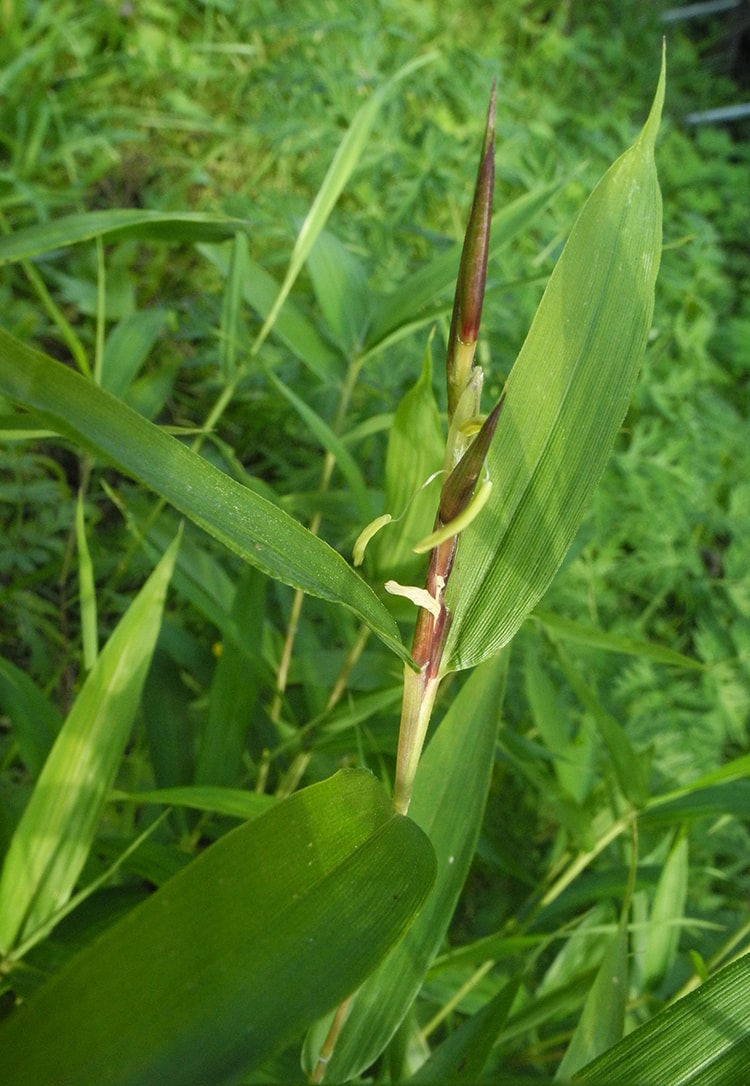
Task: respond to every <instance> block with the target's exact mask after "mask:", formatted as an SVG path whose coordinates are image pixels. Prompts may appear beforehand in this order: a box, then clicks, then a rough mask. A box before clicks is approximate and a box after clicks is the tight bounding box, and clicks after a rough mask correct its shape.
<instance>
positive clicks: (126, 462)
mask: <svg viewBox="0 0 750 1086" xmlns="http://www.w3.org/2000/svg"><path fill="white" fill-rule="evenodd" d="M0 393H3V394H4V395H6V396H8V397H9V398H10V399H11V400H13V401H15V403H17V404H18V405H19V406H21V407H24V408H26V409H27V410H29V411H33V412H34V413H35V417H36V418H37V419H42V420H43V421H44V423H45V424H46V425H48V426H50V427H51V428H52V429H54V430H56V431H57V432H58V433H60V434H63V435H65V436H66V437H70V438H72V439H73V440H74V441H75V442H76V443H77V444H79V445H81V446H83V448H85V449H88V450H89V451H90V452H92V453H94V455H95V456H100V457H102V458H103V459H105V460H107V461H109V462H110V463H113V464H116V465H117V466H118V467H120V468H121V469H122V470H123V471H124V472H126V473H127V474H128V475H130V476H132V477H133V478H134V479H137V480H138V481H139V482H141V483H143V484H144V485H145V486H148V487H150V488H151V489H152V490H154V491H155V492H156V493H157V494H160V495H161V496H162V497H163V498H165V499H166V500H167V501H168V502H170V503H171V504H172V505H173V506H174V507H175V508H176V509H179V510H180V512H181V513H184V514H185V515H186V516H187V517H189V518H190V519H191V520H192V521H193V522H194V523H195V524H198V525H200V527H201V528H203V529H204V530H205V531H207V532H209V533H210V534H211V535H212V536H213V537H214V538H215V539H218V540H219V541H220V542H221V543H224V544H225V545H226V546H227V547H229V548H230V549H231V550H233V551H234V552H235V554H238V555H240V557H242V558H244V559H245V560H246V561H248V562H250V563H251V564H252V565H254V566H257V567H258V569H260V570H262V571H263V572H264V573H266V574H268V576H270V577H275V578H276V579H277V580H280V581H283V582H284V583H285V584H289V585H291V586H292V587H293V588H301V589H303V591H305V592H309V593H310V594H311V595H313V596H321V597H322V598H324V599H328V600H332V601H336V602H338V603H343V604H344V605H345V606H347V607H349V608H350V609H351V610H352V611H354V612H355V614H357V615H358V617H359V618H361V619H362V620H363V621H364V622H366V623H367V624H368V625H369V626H370V627H371V629H372V630H373V631H374V632H375V633H377V634H378V636H379V637H382V638H383V640H384V641H385V642H386V644H387V645H388V646H389V647H390V648H391V649H393V651H395V652H396V653H398V655H399V656H401V658H402V659H408V654H407V652H406V649H405V648H404V647H403V645H402V644H401V641H400V638H399V635H398V628H397V627H396V623H395V622H394V620H393V619H392V618H391V616H390V615H389V613H388V612H387V611H386V609H385V607H384V606H383V604H382V603H380V601H379V600H378V598H377V596H376V595H375V593H374V592H373V591H372V589H370V588H369V586H368V585H367V584H365V582H364V581H363V580H362V579H361V578H360V577H359V576H358V575H357V574H356V573H355V572H354V570H353V569H352V568H351V567H350V566H349V565H347V563H346V562H345V561H344V559H343V558H342V557H341V555H340V554H337V553H336V551H334V550H333V549H332V548H331V547H329V546H328V545H327V544H326V543H324V542H323V541H322V540H321V539H318V538H317V537H316V536H314V535H312V534H311V533H310V532H309V531H307V529H306V528H304V527H303V526H302V525H301V524H299V523H298V522H297V521H296V520H294V519H293V518H292V517H290V516H289V515H288V514H287V513H284V512H283V511H282V510H281V509H279V508H278V506H276V505H274V504H273V503H272V502H270V501H268V500H267V499H265V498H262V497H261V496H260V495H259V494H256V493H254V492H253V491H252V490H249V489H248V488H247V487H245V486H242V485H241V484H240V483H238V482H236V481H235V480H234V479H232V478H230V477H229V476H228V475H226V474H224V473H223V472H221V471H219V470H218V469H217V468H215V467H214V466H213V464H210V463H209V462H208V461H207V460H204V459H203V457H201V456H199V455H198V454H197V453H195V452H192V451H191V450H190V449H188V448H187V447H186V446H185V445H182V444H180V442H179V441H177V440H176V439H175V438H173V437H170V436H169V435H168V434H166V433H164V431H163V430H160V429H159V427H158V426H154V425H153V424H152V423H150V422H148V421H147V420H146V419H144V418H143V417H142V416H141V415H139V414H137V413H136V412H135V411H133V410H131V408H129V407H127V406H126V405H125V404H124V403H122V402H121V401H120V400H117V399H115V397H114V396H110V395H109V394H108V393H107V392H104V391H103V390H102V389H101V388H99V387H98V386H97V385H95V384H94V383H93V382H92V381H87V380H86V379H85V378H83V377H81V376H79V375H78V374H76V373H74V372H73V371H72V370H70V369H68V368H67V367H65V366H63V365H61V364H60V363H59V362H55V361H54V360H53V359H51V358H49V357H48V356H47V355H44V354H41V353H40V352H38V351H34V350H31V348H29V347H27V346H25V344H23V343H19V341H18V340H16V339H14V338H13V337H12V336H9V335H8V334H7V332H3V331H2V330H0Z"/></svg>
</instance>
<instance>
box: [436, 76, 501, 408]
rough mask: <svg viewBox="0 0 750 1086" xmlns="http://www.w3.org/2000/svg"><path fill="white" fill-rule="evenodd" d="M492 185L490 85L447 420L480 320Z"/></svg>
mask: <svg viewBox="0 0 750 1086" xmlns="http://www.w3.org/2000/svg"><path fill="white" fill-rule="evenodd" d="M494 185H495V84H494V83H493V85H492V94H491V96H490V105H489V109H488V111H487V125H486V128H485V132H484V142H483V144H482V154H481V156H480V159H479V173H478V174H477V183H476V186H475V189H474V199H473V202H472V205H471V211H470V213H469V224H468V226H467V228H466V236H465V237H464V246H463V249H462V251H461V263H460V265H459V269H458V282H457V284H456V298H455V301H454V303H453V317H452V319H451V330H450V337H449V340H448V356H447V359H446V376H447V381H448V417H449V418H451V417H452V416H453V413H454V411H455V410H456V407H457V405H458V401H459V400H460V399H461V395H462V393H463V391H464V389H465V388H466V385H467V384H468V382H469V378H470V377H471V368H472V365H473V362H474V350H475V348H476V344H477V336H478V335H479V323H480V321H481V319H482V302H483V300H484V284H485V280H486V278H487V255H488V253H489V248H490V221H491V218H492V193H493V189H494Z"/></svg>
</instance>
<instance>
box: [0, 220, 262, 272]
mask: <svg viewBox="0 0 750 1086" xmlns="http://www.w3.org/2000/svg"><path fill="white" fill-rule="evenodd" d="M249 226H250V224H249V223H248V222H247V221H246V220H245V219H233V218H230V217H229V216H228V215H218V214H210V213H207V212H204V211H179V212H174V211H144V210H142V209H136V208H122V209H121V208H116V209H114V210H111V211H90V212H87V213H86V214H82V215H66V216H64V217H63V218H61V219H55V220H54V221H53V222H45V223H39V224H38V225H37V226H29V227H27V228H26V229H24V230H17V231H16V232H15V233H14V234H8V235H6V236H5V237H3V238H0V264H7V263H11V262H13V261H16V260H28V258H29V257H32V256H39V254H40V253H47V252H50V251H51V250H55V249H63V248H66V247H67V246H68V245H76V244H78V243H79V242H82V241H91V240H93V238H97V237H110V238H117V237H120V238H125V237H131V238H133V237H135V238H162V239H163V240H164V241H206V242H208V241H223V240H224V239H226V238H231V237H234V235H235V234H236V233H237V231H238V230H242V231H247V230H248V229H249Z"/></svg>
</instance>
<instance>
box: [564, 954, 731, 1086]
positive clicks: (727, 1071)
mask: <svg viewBox="0 0 750 1086" xmlns="http://www.w3.org/2000/svg"><path fill="white" fill-rule="evenodd" d="M749 1066H750V955H748V954H746V955H745V956H744V957H742V958H739V959H738V960H737V961H735V962H733V963H732V964H731V965H728V966H727V967H726V968H725V969H722V970H721V971H720V972H719V973H717V974H716V975H715V976H714V977H712V978H711V979H710V980H708V981H706V983H705V984H703V985H701V987H700V988H698V989H697V990H696V991H694V992H691V993H690V994H689V995H687V996H685V997H684V998H683V999H680V1000H678V1001H677V1002H676V1003H673V1004H672V1005H671V1006H670V1007H667V1008H666V1010H663V1011H661V1012H660V1013H659V1014H657V1015H656V1016H655V1017H654V1018H652V1019H651V1020H650V1021H649V1022H647V1023H646V1024H645V1025H644V1026H640V1027H639V1028H638V1029H636V1030H634V1031H633V1032H632V1033H630V1034H628V1036H627V1037H625V1038H624V1039H623V1040H622V1041H620V1042H619V1043H618V1044H616V1045H615V1046H614V1047H613V1048H610V1049H609V1051H607V1052H605V1053H604V1054H603V1055H602V1056H599V1057H598V1059H596V1060H594V1061H593V1062H592V1063H589V1064H587V1065H586V1067H584V1068H583V1069H582V1070H581V1071H579V1072H578V1073H577V1074H576V1075H575V1076H574V1078H573V1081H574V1082H591V1083H601V1086H632V1084H633V1083H636V1082H637V1083H638V1086H687V1084H688V1083H689V1084H690V1086H746V1083H747V1069H748V1067H749Z"/></svg>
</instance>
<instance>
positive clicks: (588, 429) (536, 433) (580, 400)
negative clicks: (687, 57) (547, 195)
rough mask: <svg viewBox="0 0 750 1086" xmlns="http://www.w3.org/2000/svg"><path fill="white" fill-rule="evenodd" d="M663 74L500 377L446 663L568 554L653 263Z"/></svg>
mask: <svg viewBox="0 0 750 1086" xmlns="http://www.w3.org/2000/svg"><path fill="white" fill-rule="evenodd" d="M663 99H664V70H663V69H662V75H661V78H660V80H659V85H658V89H657V92H656V97H655V99H654V104H653V107H652V109H651V113H650V115H649V118H648V120H647V122H646V125H645V126H644V128H643V131H642V132H641V135H640V136H639V138H638V140H637V141H636V143H635V145H634V146H633V147H632V148H631V149H630V150H629V151H627V152H626V153H625V154H624V155H623V156H622V157H621V158H620V159H618V161H617V162H616V163H615V164H614V165H613V166H612V167H611V168H610V169H609V170H608V172H607V173H606V174H605V176H604V177H603V179H602V180H601V181H600V182H599V184H598V185H597V187H596V189H595V190H594V192H593V193H592V194H591V196H590V197H589V199H588V201H587V203H586V205H585V207H584V209H583V211H582V212H581V215H580V217H579V219H578V221H577V223H576V225H575V226H574V228H573V231H572V233H571V235H570V238H569V240H568V243H567V245H566V246H565V249H564V251H563V254H562V256H561V257H560V260H559V261H558V263H557V266H556V267H555V270H554V271H553V273H552V276H551V278H550V281H549V284H548V286H547V289H546V291H545V293H544V297H543V298H542V301H541V303H540V306H539V309H538V311H537V314H536V316H535V318H534V321H533V323H532V326H531V330H530V331H529V334H528V337H527V339H526V342H525V343H524V345H523V348H522V350H521V353H520V354H519V356H518V359H517V360H516V363H515V365H514V367H513V370H512V372H511V375H510V378H509V380H508V386H507V394H506V399H505V405H504V407H503V412H502V415H501V417H500V422H499V424H498V429H497V433H496V434H495V437H494V440H493V443H492V447H491V449H490V454H489V457H488V464H489V471H490V476H491V479H492V482H493V484H494V489H493V492H492V496H491V498H490V501H489V503H488V504H487V506H486V508H485V509H484V511H483V513H482V514H481V516H479V517H478V518H477V519H476V520H475V521H474V522H473V523H472V524H471V525H470V526H469V527H468V528H467V529H466V531H465V532H464V533H463V536H462V538H461V539H460V542H459V547H458V555H457V559H456V565H455V568H454V570H453V573H452V575H451V578H450V582H449V584H448V588H447V592H446V604H447V606H448V609H449V611H450V612H451V614H452V616H453V618H452V623H451V627H450V630H449V633H448V638H447V643H446V648H445V656H444V669H445V670H453V669H458V668H466V667H471V666H473V665H474V664H476V663H478V662H479V661H481V660H483V659H485V658H486V657H488V656H490V655H492V654H493V653H494V652H496V651H497V650H498V649H499V648H501V647H502V645H504V644H505V643H506V642H507V641H508V640H509V639H510V638H511V637H512V636H513V634H514V633H515V632H516V631H517V630H518V628H519V626H520V625H521V623H522V622H523V621H524V619H525V618H526V616H527V615H528V614H529V612H530V611H531V609H532V608H533V607H534V606H535V605H536V603H537V602H538V601H539V599H540V598H541V596H542V595H543V593H544V591H545V590H546V588H547V586H548V585H549V583H550V581H551V580H552V577H553V576H554V574H555V572H556V571H557V569H558V567H559V565H560V563H561V562H562V560H563V557H564V556H565V553H566V551H567V550H568V547H569V546H570V544H571V542H572V540H573V537H574V536H575V533H576V531H577V529H578V526H579V524H580V522H581V519H582V517H583V514H584V512H585V509H586V506H587V504H588V501H589V499H590V497H591V494H592V493H593V490H594V488H595V486H596V484H597V483H598V481H599V478H600V476H601V474H602V471H603V469H604V465H605V463H606V460H607V457H608V455H609V452H610V449H611V447H612V443H613V441H614V438H615V435H616V434H617V431H618V428H619V426H620V424H621V423H622V420H623V417H624V415H625V411H626V409H627V406H628V402H629V400H630V395H631V392H632V388H633V384H634V381H635V378H636V374H637V371H638V367H639V365H640V362H641V358H642V356H643V351H644V348H645V345H646V339H647V336H648V332H649V329H650V327H651V317H652V313H653V306H654V283H655V280H656V273H657V270H658V266H659V259H660V255H661V196H660V192H659V185H658V181H657V177H656V168H655V164H654V142H655V139H656V133H657V130H658V126H659V119H660V116H661V108H662V103H663Z"/></svg>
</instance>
